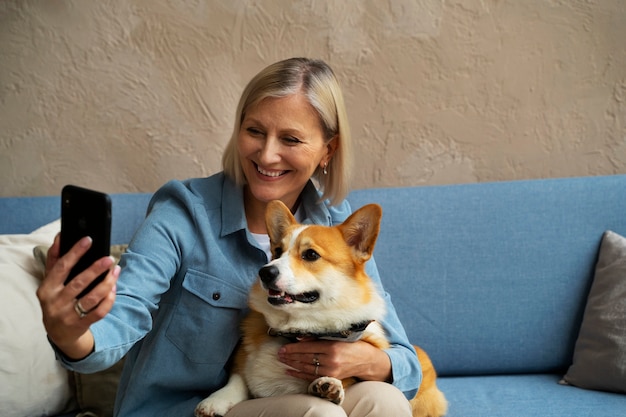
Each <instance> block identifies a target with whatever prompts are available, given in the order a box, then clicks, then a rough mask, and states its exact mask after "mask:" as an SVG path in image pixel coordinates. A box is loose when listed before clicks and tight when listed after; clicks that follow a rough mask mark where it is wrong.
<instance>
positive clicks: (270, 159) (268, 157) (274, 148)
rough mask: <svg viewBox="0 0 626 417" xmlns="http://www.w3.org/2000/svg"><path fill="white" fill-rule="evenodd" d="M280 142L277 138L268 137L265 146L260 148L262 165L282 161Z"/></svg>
mask: <svg viewBox="0 0 626 417" xmlns="http://www.w3.org/2000/svg"><path fill="white" fill-rule="evenodd" d="M279 149H280V146H279V143H278V141H277V140H276V139H274V138H272V137H268V138H266V139H265V141H264V142H263V146H262V147H261V149H259V163H260V164H261V165H270V164H272V163H275V162H278V161H280V153H279Z"/></svg>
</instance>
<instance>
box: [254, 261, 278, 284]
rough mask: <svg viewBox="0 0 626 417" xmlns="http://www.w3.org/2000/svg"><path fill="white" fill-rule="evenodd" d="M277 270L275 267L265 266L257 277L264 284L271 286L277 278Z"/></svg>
mask: <svg viewBox="0 0 626 417" xmlns="http://www.w3.org/2000/svg"><path fill="white" fill-rule="evenodd" d="M278 273H279V271H278V268H277V267H276V266H275V265H266V266H264V267H263V268H261V269H259V277H260V278H261V281H263V283H264V284H266V285H267V284H271V283H272V282H274V281H276V278H278Z"/></svg>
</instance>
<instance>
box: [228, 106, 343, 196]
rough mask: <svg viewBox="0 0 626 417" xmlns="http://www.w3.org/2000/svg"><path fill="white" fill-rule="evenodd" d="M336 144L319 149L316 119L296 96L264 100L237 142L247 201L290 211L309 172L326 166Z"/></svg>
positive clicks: (252, 111)
mask: <svg viewBox="0 0 626 417" xmlns="http://www.w3.org/2000/svg"><path fill="white" fill-rule="evenodd" d="M336 142H337V141H336V140H332V141H330V142H328V143H325V141H324V136H323V133H322V126H321V122H320V119H319V116H318V114H317V112H316V111H315V109H314V108H313V106H311V104H309V102H308V101H307V100H306V98H305V97H304V96H303V95H301V94H294V95H290V96H287V97H281V98H266V99H264V100H262V101H261V102H259V103H258V104H257V105H256V106H254V107H252V108H250V109H249V110H248V111H247V112H246V114H245V117H244V119H243V121H242V123H241V128H240V129H239V136H238V140H237V147H238V150H239V157H240V159H241V166H242V167H243V172H244V174H245V176H246V180H247V187H246V197H247V198H248V201H249V199H250V198H252V199H254V200H256V201H250V202H252V203H261V205H262V206H264V205H265V204H266V203H268V202H269V201H271V200H282V201H283V203H285V204H286V205H287V207H291V208H293V206H294V205H295V203H296V201H297V199H298V196H299V195H300V192H301V191H302V189H303V188H304V186H305V185H306V183H307V181H308V180H309V179H310V178H311V176H312V175H313V173H314V172H315V169H316V168H317V167H318V166H320V165H323V164H324V163H327V162H328V161H329V160H330V157H331V156H332V153H333V152H334V149H335V146H336Z"/></svg>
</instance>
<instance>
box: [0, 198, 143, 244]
mask: <svg viewBox="0 0 626 417" xmlns="http://www.w3.org/2000/svg"><path fill="white" fill-rule="evenodd" d="M151 196H152V195H151V194H147V193H146V194H144V193H128V194H112V195H111V213H112V219H113V224H112V229H111V243H112V244H119V243H128V242H130V239H131V237H132V236H133V234H134V233H135V230H137V228H138V227H139V225H140V224H141V222H142V221H143V219H144V217H145V215H146V209H147V208H148V202H149V201H150V197H151ZM0 216H2V219H1V220H0V234H18V233H24V234H25V233H30V232H32V231H33V230H35V229H37V228H38V227H41V226H43V225H45V224H48V223H50V222H52V221H54V220H57V219H59V218H61V198H60V197H59V196H45V197H14V198H0Z"/></svg>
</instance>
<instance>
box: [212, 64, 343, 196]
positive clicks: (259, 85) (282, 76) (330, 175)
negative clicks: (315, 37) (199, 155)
mask: <svg viewBox="0 0 626 417" xmlns="http://www.w3.org/2000/svg"><path fill="white" fill-rule="evenodd" d="M296 93H302V94H303V95H304V96H305V97H306V98H307V100H308V101H309V103H310V104H311V105H312V106H313V108H314V109H315V110H316V111H317V113H318V115H319V118H320V122H321V124H322V129H323V133H324V139H325V140H326V142H327V143H328V142H329V141H331V140H336V141H337V145H336V149H335V153H334V154H333V156H332V158H331V159H330V161H329V162H328V166H327V167H326V169H325V170H326V171H327V174H323V171H324V170H323V169H322V168H320V167H318V168H317V169H316V170H315V172H314V173H313V178H314V179H315V180H316V182H317V183H318V186H319V188H320V190H321V192H322V199H328V200H330V202H331V204H332V205H336V204H339V203H340V202H341V201H342V200H343V199H344V198H345V197H346V196H347V194H348V191H349V186H350V177H351V170H352V160H351V155H352V149H351V138H350V128H349V125H348V116H347V113H346V109H345V104H344V101H343V94H342V93H341V89H340V87H339V83H338V82H337V78H336V77H335V74H334V73H333V70H332V69H331V68H330V66H328V64H326V63H325V62H324V61H321V60H314V59H308V58H290V59H286V60H284V61H279V62H276V63H274V64H272V65H270V66H268V67H267V68H265V69H263V70H262V71H261V72H259V73H258V74H257V75H256V76H255V77H254V78H252V80H250V82H249V83H248V85H247V86H246V88H245V89H244V91H243V93H242V94H241V98H240V99H239V104H238V105H237V113H236V117H235V126H234V129H233V133H232V136H231V137H230V141H229V142H228V144H227V145H226V149H225V150H224V155H223V156H222V167H223V169H224V173H225V174H226V175H227V176H228V177H230V178H231V179H233V180H234V181H235V182H236V183H237V184H239V185H243V184H245V182H246V179H245V176H244V173H243V169H242V167H241V161H240V158H239V152H238V150H237V138H238V135H239V130H240V128H241V123H242V121H243V119H244V117H245V114H246V111H247V110H248V109H249V108H250V107H252V106H254V105H256V104H258V103H259V102H260V101H261V100H263V99H265V98H268V97H274V98H276V97H285V96H289V95H291V94H296Z"/></svg>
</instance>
